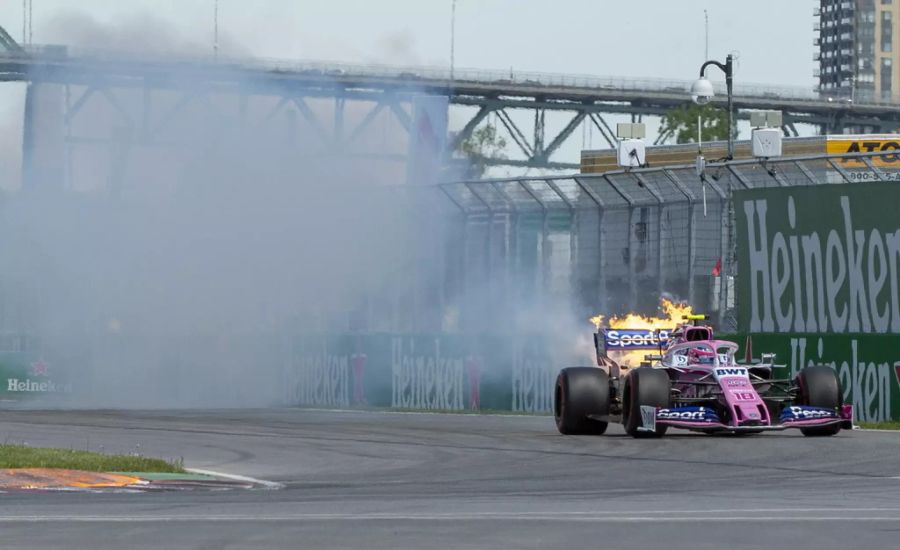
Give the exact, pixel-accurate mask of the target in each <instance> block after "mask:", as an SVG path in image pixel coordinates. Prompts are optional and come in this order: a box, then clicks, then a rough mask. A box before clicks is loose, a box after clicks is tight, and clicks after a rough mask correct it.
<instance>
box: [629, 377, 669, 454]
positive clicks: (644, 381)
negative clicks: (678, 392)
mask: <svg viewBox="0 0 900 550" xmlns="http://www.w3.org/2000/svg"><path fill="white" fill-rule="evenodd" d="M671 388H672V384H671V382H670V381H669V375H668V374H667V373H666V371H664V370H661V369H654V368H637V369H634V370H633V371H631V372H630V373H628V376H627V377H625V392H624V394H623V403H622V414H623V418H622V420H623V422H624V424H625V432H626V433H627V434H628V435H630V436H632V437H661V436H663V435H665V433H666V429H668V426H661V425H657V426H656V430H655V431H652V432H647V431H643V430H640V429H639V428H640V427H641V426H642V424H643V422H642V420H641V406H647V407H659V408H661V409H667V408H669V403H670V399H671V394H672V389H671Z"/></svg>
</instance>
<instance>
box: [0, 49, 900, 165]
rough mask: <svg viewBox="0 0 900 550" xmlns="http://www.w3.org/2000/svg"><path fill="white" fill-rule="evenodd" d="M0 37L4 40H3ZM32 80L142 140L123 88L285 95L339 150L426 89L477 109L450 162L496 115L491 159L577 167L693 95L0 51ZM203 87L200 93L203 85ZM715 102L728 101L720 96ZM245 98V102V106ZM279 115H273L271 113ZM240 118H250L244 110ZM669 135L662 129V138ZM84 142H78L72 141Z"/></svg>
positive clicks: (804, 118) (796, 114)
mask: <svg viewBox="0 0 900 550" xmlns="http://www.w3.org/2000/svg"><path fill="white" fill-rule="evenodd" d="M0 38H2V37H0ZM2 80H5V81H28V82H43V83H56V84H62V85H66V86H79V85H81V86H86V91H85V92H84V93H83V95H81V96H80V97H79V98H78V99H77V100H76V101H75V103H74V104H71V105H69V106H68V111H67V113H66V120H67V121H70V120H71V119H72V118H73V117H74V116H75V115H76V114H77V112H78V111H79V109H80V107H81V106H82V105H83V104H84V102H86V101H87V99H89V98H90V97H91V96H92V95H93V94H96V93H99V94H100V95H102V96H103V97H104V98H106V100H107V101H108V102H109V103H110V105H111V106H112V108H113V109H114V110H116V111H117V112H119V113H120V114H122V115H123V117H124V118H125V120H126V122H125V123H126V124H127V125H130V126H135V125H141V126H142V128H141V133H140V134H139V135H141V136H142V137H143V138H144V139H152V138H153V134H154V130H153V129H151V128H149V127H148V126H147V124H148V121H149V119H150V117H149V115H148V113H147V111H148V109H145V111H144V113H143V114H142V115H141V116H140V121H141V122H140V123H139V122H137V121H132V120H130V119H129V116H128V114H127V113H126V110H125V109H124V108H123V107H122V106H121V104H119V103H117V100H116V95H115V93H114V90H115V89H116V88H141V89H143V90H144V94H145V95H144V97H145V103H146V104H148V105H149V102H150V99H149V98H150V93H149V90H153V89H157V88H159V89H168V90H182V91H183V93H184V96H183V97H182V99H181V100H180V103H179V105H180V106H181V107H184V105H187V104H189V103H191V102H193V101H197V100H200V101H202V100H203V96H204V94H208V93H213V92H215V93H223V92H225V93H233V94H237V95H239V96H240V97H241V98H242V101H243V102H245V98H246V97H247V96H252V95H269V96H278V97H281V102H280V103H279V105H280V106H281V107H283V106H285V105H292V106H294V107H295V108H296V109H297V110H298V112H299V113H300V115H301V116H302V118H303V119H304V120H305V122H306V123H307V124H309V125H310V126H312V127H313V128H315V129H316V132H317V133H319V134H320V137H321V139H322V140H323V142H324V143H327V144H329V145H331V146H338V145H341V144H346V143H347V142H352V141H353V140H354V139H356V138H357V137H358V136H359V135H360V133H361V132H362V131H364V130H365V128H366V127H367V126H368V125H370V124H371V123H372V121H373V120H374V119H375V117H376V116H378V115H379V114H380V113H381V112H382V111H384V110H388V111H389V112H391V113H392V114H393V115H394V117H395V118H396V119H397V121H398V122H399V123H400V124H401V125H402V126H403V127H404V128H406V129H407V131H408V130H409V128H410V126H411V124H412V117H411V115H410V114H409V113H408V112H407V111H406V110H405V109H404V107H403V106H402V103H403V102H408V101H409V100H410V99H411V98H412V97H413V95H415V94H419V93H430V94H442V95H444V94H446V95H448V96H449V98H450V103H451V104H452V105H456V106H462V107H475V108H477V109H476V110H475V112H474V113H473V114H472V115H471V117H469V118H468V120H466V121H465V122H464V124H463V125H462V129H461V130H460V131H459V132H458V133H456V134H454V135H453V136H452V137H451V139H450V140H449V146H448V152H447V155H446V157H447V161H448V162H452V152H453V151H455V150H456V148H457V147H458V146H459V144H460V143H461V142H462V141H464V140H465V139H467V138H468V137H469V136H471V135H472V132H474V131H475V130H476V129H477V128H478V126H479V125H480V124H483V123H484V122H485V119H486V118H487V117H488V115H490V114H492V113H493V114H495V115H496V118H497V120H499V121H500V123H501V124H502V126H503V127H504V129H505V130H506V131H507V133H508V134H509V135H510V137H511V138H512V140H513V142H514V143H515V144H516V148H517V150H518V152H520V153H521V158H512V159H509V158H495V159H488V161H487V163H488V164H489V165H505V166H512V167H527V168H544V169H572V168H577V166H578V164H577V163H573V162H562V161H557V160H554V159H553V156H554V154H555V153H557V152H558V151H559V150H560V149H561V147H562V146H563V144H564V143H565V142H566V140H568V139H569V138H571V136H572V135H573V134H574V131H575V129H577V128H578V127H579V126H580V125H583V124H586V125H590V126H591V127H592V128H596V129H597V130H598V131H599V132H600V135H601V137H602V138H603V139H604V140H605V141H606V143H607V144H608V145H610V146H613V145H614V143H615V136H614V133H613V132H612V129H611V128H610V126H609V124H608V123H607V122H606V121H605V119H604V118H603V116H604V115H630V116H631V117H632V118H633V119H635V120H637V119H640V118H642V117H643V116H662V115H664V114H665V113H666V112H668V110H670V109H671V108H673V107H676V106H678V105H681V104H683V103H684V102H685V100H686V93H678V92H677V91H670V92H667V93H660V92H644V93H642V92H640V91H635V90H606V89H587V88H566V87H561V86H556V87H554V86H543V85H522V84H510V83H504V82H447V81H443V80H440V79H423V78H410V77H408V76H403V75H402V74H401V75H397V76H396V77H384V76H379V77H374V76H366V75H353V74H343V73H335V74H323V73H322V71H314V72H312V73H310V72H309V71H293V72H292V71H278V70H270V69H258V68H252V67H249V68H248V67H241V68H234V67H230V66H222V65H211V64H187V65H185V64H178V63H174V62H145V63H117V62H114V61H98V60H91V59H78V58H63V59H54V58H25V57H21V56H19V55H18V54H16V55H10V54H4V53H3V52H2V51H0V81H2ZM198 90H200V91H198ZM310 98H330V99H333V100H334V101H335V109H334V120H333V124H332V125H331V126H332V127H333V132H331V133H329V132H327V131H326V130H325V129H324V126H325V125H324V124H322V122H321V121H319V120H318V118H317V116H316V114H315V113H314V112H312V110H311V109H310V108H309V106H308V105H307V104H306V100H307V99H310ZM716 100H717V101H724V99H723V98H719V97H718V96H717V98H716ZM348 101H365V102H371V103H372V104H373V105H372V107H371V110H370V111H369V112H368V114H367V115H366V116H365V118H364V119H363V121H362V122H360V123H359V124H358V125H357V126H356V127H355V128H351V129H347V128H344V115H343V112H344V105H345V103H346V102H348ZM244 104H245V103H242V108H243V105H244ZM735 106H736V108H737V113H736V116H737V118H738V119H748V118H749V116H750V113H749V112H748V110H750V109H754V108H764V109H779V110H781V111H782V112H783V113H784V124H785V133H786V134H787V133H790V134H792V135H797V134H798V132H797V130H796V124H810V125H815V126H818V127H819V128H821V129H822V131H823V132H827V131H841V130H843V129H844V128H848V127H866V128H871V129H873V130H875V131H885V130H892V129H895V128H897V127H900V106H887V107H884V106H882V107H877V108H876V107H873V106H865V105H863V106H858V105H844V104H837V105H836V104H832V103H826V102H815V101H799V100H779V99H778V98H752V97H736V98H735ZM516 110H525V111H530V112H532V113H533V118H534V126H533V132H531V134H532V136H533V137H532V139H528V138H527V137H526V136H527V135H528V133H527V132H525V131H523V129H522V128H521V127H520V125H519V124H517V123H516V120H515V117H513V116H511V112H513V111H516ZM547 112H556V113H567V114H566V115H565V116H566V117H567V118H566V120H567V122H566V123H565V124H564V126H563V127H562V129H561V130H560V131H558V132H556V133H554V134H552V135H548V134H547V125H546V122H545V116H546V113H547ZM177 115H178V108H175V109H173V110H172V111H171V112H170V113H169V114H168V115H166V116H164V117H162V118H160V119H158V120H157V122H156V124H157V127H156V129H158V127H160V126H164V125H165V124H166V123H167V122H168V121H170V120H171V119H172V118H174V117H176V116H177ZM273 116H274V115H273ZM241 120H244V118H243V114H242V118H241ZM670 137H671V136H666V135H662V136H660V137H659V139H658V140H657V142H658V143H663V142H665V141H666V140H667V139H669V138H670ZM73 139H77V138H73Z"/></svg>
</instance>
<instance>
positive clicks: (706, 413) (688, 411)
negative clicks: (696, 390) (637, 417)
mask: <svg viewBox="0 0 900 550" xmlns="http://www.w3.org/2000/svg"><path fill="white" fill-rule="evenodd" d="M656 418H657V420H684V421H688V422H718V421H719V417H718V415H717V414H716V413H715V411H713V410H712V409H708V408H706V407H679V408H677V409H659V411H657V413H656Z"/></svg>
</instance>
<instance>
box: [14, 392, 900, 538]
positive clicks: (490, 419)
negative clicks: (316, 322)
mask: <svg viewBox="0 0 900 550" xmlns="http://www.w3.org/2000/svg"><path fill="white" fill-rule="evenodd" d="M2 415H3V417H4V421H3V423H2V435H3V438H4V439H5V440H6V441H26V442H28V443H29V444H32V445H53V446H64V447H75V448H85V447H87V448H91V449H100V448H102V449H104V450H106V451H111V452H112V451H115V452H122V451H125V452H128V451H134V450H139V451H140V452H141V453H144V454H147V455H154V456H162V457H168V458H172V457H184V460H185V462H186V464H187V465H188V466H191V467H196V468H205V469H210V470H217V471H222V472H228V473H233V474H242V475H247V476H253V477H258V478H263V479H267V480H272V481H279V482H281V483H283V484H284V488H282V489H279V490H253V491H244V490H229V491H192V492H178V493H144V494H109V493H106V494H85V493H29V494H23V493H7V494H0V546H2V547H3V548H61V547H67V548H92V549H97V548H203V549H207V548H260V547H263V548H267V547H278V548H416V549H419V548H422V549H427V548H441V549H444V548H563V547H571V548H615V549H623V548H666V549H673V550H674V549H682V548H683V549H692V550H696V549H705V548H715V549H720V548H731V549H741V548H759V547H766V548H790V549H800V548H817V549H818V548H840V549H842V550H843V549H847V548H867V549H875V548H897V547H900V433H887V432H860V431H854V432H841V434H839V435H838V436H836V437H832V438H804V437H802V436H800V434H799V433H797V434H795V433H792V432H781V433H770V434H764V435H755V436H745V437H711V436H705V435H694V434H685V435H677V434H676V435H669V436H668V437H666V438H664V439H661V440H634V439H631V438H629V437H625V436H624V435H623V434H622V432H621V429H619V428H618V427H614V428H612V429H611V434H609V435H607V436H601V437H564V436H560V435H558V434H557V433H556V430H555V429H554V426H553V422H552V419H550V418H547V417H515V416H472V415H437V414H401V413H363V412H324V411H307V410H293V409H282V410H252V411H246V410H240V411H235V410H229V411H203V412H198V411H180V412H172V411H166V412H112V411H98V412H67V411H4V412H2Z"/></svg>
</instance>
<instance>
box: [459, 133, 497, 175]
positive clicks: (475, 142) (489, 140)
mask: <svg viewBox="0 0 900 550" xmlns="http://www.w3.org/2000/svg"><path fill="white" fill-rule="evenodd" d="M504 149H506V139H504V138H503V136H500V135H497V128H496V127H495V126H492V125H487V126H482V127H481V128H477V129H476V130H474V131H473V132H472V133H471V135H469V137H467V138H466V139H464V140H462V142H461V143H460V144H459V152H460V153H462V154H463V155H465V157H466V158H467V159H468V160H469V162H470V163H471V168H470V170H469V174H470V176H473V177H479V178H480V177H481V176H483V175H484V172H485V170H487V161H488V159H504V158H506V154H505V153H504V152H503V150H504Z"/></svg>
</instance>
